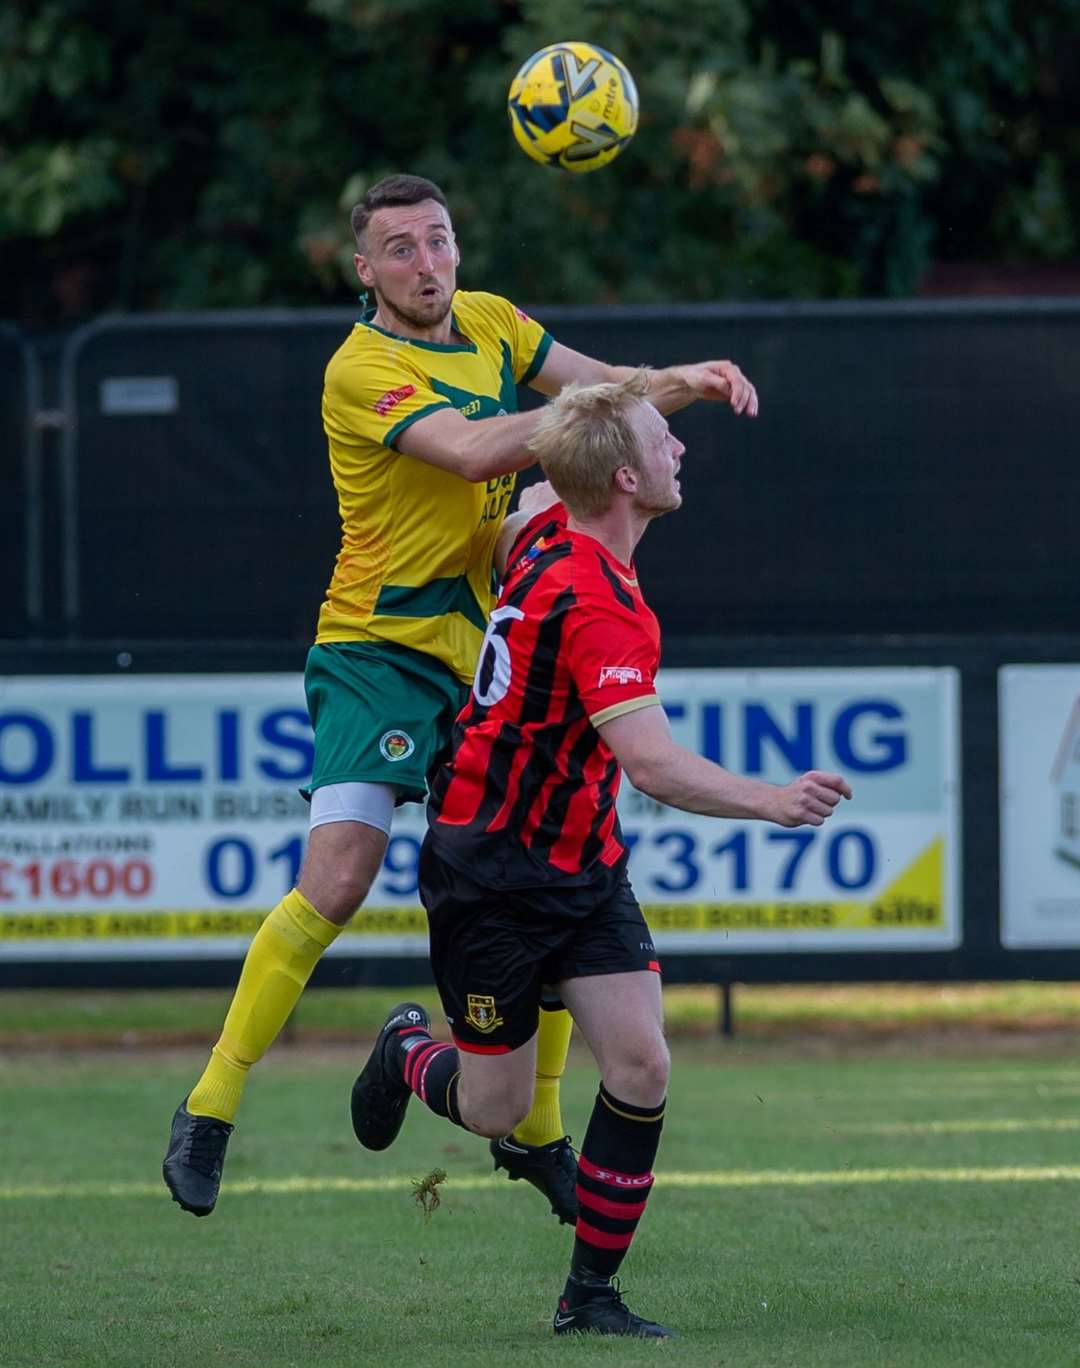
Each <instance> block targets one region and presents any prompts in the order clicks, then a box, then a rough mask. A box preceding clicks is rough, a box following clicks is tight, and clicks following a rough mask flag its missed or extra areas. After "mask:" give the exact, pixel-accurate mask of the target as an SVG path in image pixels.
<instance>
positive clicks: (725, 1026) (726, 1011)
mask: <svg viewBox="0 0 1080 1368" xmlns="http://www.w3.org/2000/svg"><path fill="white" fill-rule="evenodd" d="M734 987H735V985H734V984H733V983H722V984H721V985H720V1034H721V1035H722V1036H723V1037H724V1039H725V1040H730V1039H731V1038H732V1036H734V1034H735V1003H734Z"/></svg>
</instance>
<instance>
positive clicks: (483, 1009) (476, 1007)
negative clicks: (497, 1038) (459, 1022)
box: [465, 993, 503, 1035]
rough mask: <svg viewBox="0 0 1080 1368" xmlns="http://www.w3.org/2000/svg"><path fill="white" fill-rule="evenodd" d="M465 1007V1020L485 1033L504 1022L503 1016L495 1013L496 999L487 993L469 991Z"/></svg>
mask: <svg viewBox="0 0 1080 1368" xmlns="http://www.w3.org/2000/svg"><path fill="white" fill-rule="evenodd" d="M465 1007H466V1011H465V1020H466V1021H467V1022H468V1023H469V1025H470V1026H472V1027H473V1028H474V1029H475V1030H477V1031H481V1032H483V1033H484V1034H485V1035H486V1034H487V1033H488V1032H489V1031H493V1030H494V1029H495V1027H496V1026H501V1025H502V1024H503V1019H502V1017H501V1016H497V1015H496V1014H495V999H494V998H493V997H491V996H489V995H488V994H486V993H469V994H468V995H467V996H466V998H465Z"/></svg>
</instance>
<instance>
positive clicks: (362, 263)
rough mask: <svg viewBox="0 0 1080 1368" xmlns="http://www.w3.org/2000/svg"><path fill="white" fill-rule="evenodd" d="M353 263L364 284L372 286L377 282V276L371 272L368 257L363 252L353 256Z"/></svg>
mask: <svg viewBox="0 0 1080 1368" xmlns="http://www.w3.org/2000/svg"><path fill="white" fill-rule="evenodd" d="M353 265H354V266H355V267H356V274H357V275H358V276H359V277H360V280H361V282H362V283H363V284H364V285H368V286H371V285H374V284H375V277H374V276H373V275H372V273H371V267H370V266H369V265H368V259H367V257H366V256H364V254H363V253H362V252H357V253H355V255H354V256H353Z"/></svg>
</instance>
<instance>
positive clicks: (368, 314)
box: [360, 308, 476, 352]
mask: <svg viewBox="0 0 1080 1368" xmlns="http://www.w3.org/2000/svg"><path fill="white" fill-rule="evenodd" d="M376 313H378V309H377V308H369V309H365V310H364V312H363V313H362V314H361V315H360V322H361V323H362V324H363V325H364V327H365V328H370V329H371V330H372V332H377V333H382V335H383V337H392V338H393V339H394V341H395V342H408V343H409V345H410V346H413V347H421V348H422V349H423V350H424V351H436V352H474V351H476V343H475V342H423V341H421V340H420V339H419V338H417V337H402V336H401V334H400V333H395V332H391V331H390V330H389V328H380V327H379V325H378V324H377V323H373V322H372V321H371V320H372V319H373V318H374V317H375V315H376ZM450 323H451V326H452V327H453V328H454V330H455V331H456V332H458V333H460V335H461V336H462V337H464V336H465V333H464V332H463V331H462V329H461V328H460V327H458V321H457V314H455V313H453V312H451V314H450Z"/></svg>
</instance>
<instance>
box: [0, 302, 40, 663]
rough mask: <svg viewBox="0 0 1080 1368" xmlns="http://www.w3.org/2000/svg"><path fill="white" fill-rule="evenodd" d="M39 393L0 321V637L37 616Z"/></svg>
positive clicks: (30, 357)
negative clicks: (0, 530)
mask: <svg viewBox="0 0 1080 1368" xmlns="http://www.w3.org/2000/svg"><path fill="white" fill-rule="evenodd" d="M40 389H41V387H40V383H39V380H38V366H37V361H36V359H35V357H34V354H33V352H32V351H31V350H30V348H29V346H28V345H27V344H26V342H25V340H24V339H23V338H22V336H21V335H20V334H19V332H18V331H17V330H16V329H15V328H13V327H11V326H10V325H8V324H6V323H0V507H2V508H3V513H4V517H3V535H2V536H0V585H2V586H3V592H2V593H0V637H21V636H25V635H26V634H27V633H28V632H30V631H31V630H33V628H34V626H35V625H36V623H37V620H38V618H39V616H40V612H41V560H40V557H41V531H42V527H41V494H40V479H41V463H40V448H41V442H40V436H39V432H38V429H37V427H36V425H35V417H36V415H37V413H38V411H39V408H40Z"/></svg>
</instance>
